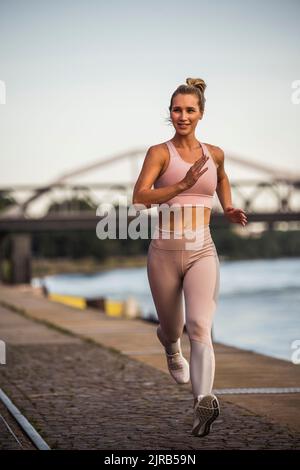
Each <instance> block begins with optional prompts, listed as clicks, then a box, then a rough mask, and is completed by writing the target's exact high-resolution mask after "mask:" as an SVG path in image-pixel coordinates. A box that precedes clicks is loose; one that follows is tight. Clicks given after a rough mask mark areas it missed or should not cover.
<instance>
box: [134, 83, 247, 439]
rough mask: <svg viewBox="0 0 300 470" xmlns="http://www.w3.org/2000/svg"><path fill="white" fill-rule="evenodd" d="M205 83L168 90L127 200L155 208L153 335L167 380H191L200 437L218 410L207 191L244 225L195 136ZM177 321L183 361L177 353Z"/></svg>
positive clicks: (211, 157)
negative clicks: (170, 131)
mask: <svg viewBox="0 0 300 470" xmlns="http://www.w3.org/2000/svg"><path fill="white" fill-rule="evenodd" d="M205 88H206V84H205V82H204V81H203V80H202V79H197V78H195V79H193V78H187V79H186V84H184V85H180V86H179V87H178V88H177V89H176V90H175V91H174V93H173V94H172V97H171V102H170V106H169V111H170V120H171V122H172V124H173V126H174V129H175V134H174V136H173V137H172V139H170V140H168V141H166V142H163V143H160V144H158V145H153V146H151V147H150V148H149V149H148V151H147V154H146V156H145V160H144V163H143V167H142V169H141V172H140V175H139V177H138V180H137V182H136V184H135V187H134V192H133V203H134V204H142V205H144V206H145V208H150V207H152V206H157V207H158V212H159V222H158V225H157V227H156V230H155V233H154V236H153V238H152V240H151V243H150V245H149V249H148V258H147V274H148V280H149V285H150V289H151V293H152V296H153V301H154V304H155V307H156V310H157V316H158V319H159V326H158V328H157V337H158V339H159V341H160V342H161V344H162V345H163V347H164V350H165V354H166V359H167V364H168V369H169V372H170V374H171V376H172V377H173V378H174V380H175V381H176V382H177V383H180V384H183V383H188V382H189V380H190V379H191V383H192V392H193V395H194V407H193V411H194V415H193V426H192V434H193V435H195V436H200V437H202V436H205V435H207V434H208V433H209V431H210V428H211V424H212V422H213V421H214V420H215V419H216V418H217V417H218V416H219V414H220V405H219V402H218V399H217V397H216V396H215V395H214V394H213V393H212V387H213V382H214V375H215V354H214V348H213V343H212V337H211V329H212V322H213V317H214V313H215V309H216V306H217V302H218V296H219V282H220V270H219V259H218V254H217V251H216V247H215V244H214V242H213V239H212V237H211V233H210V215H211V210H212V203H213V197H214V193H215V192H216V193H217V195H218V198H219V200H220V203H221V205H222V208H223V211H224V214H225V216H226V217H227V218H228V219H229V221H230V222H233V223H239V224H241V225H243V226H244V225H246V223H247V217H246V214H245V212H244V211H243V210H242V209H236V208H234V207H233V205H232V200H231V188H230V183H229V180H228V177H227V174H226V172H225V168H224V152H223V150H222V149H221V148H220V147H217V146H214V145H211V144H204V143H203V142H200V141H199V140H198V139H197V138H196V137H195V131H196V127H197V124H198V122H199V121H200V120H201V119H202V117H203V113H204V107H205V101H206V100H205V97H204V91H205ZM153 185H154V189H152V186H153ZM166 214H167V215H168V217H166ZM183 294H184V301H185V318H184V311H183ZM184 324H186V330H187V334H188V337H189V341H190V348H191V349H190V362H188V361H187V360H186V359H185V358H184V357H183V355H182V351H181V344H180V338H181V336H182V333H183V328H184Z"/></svg>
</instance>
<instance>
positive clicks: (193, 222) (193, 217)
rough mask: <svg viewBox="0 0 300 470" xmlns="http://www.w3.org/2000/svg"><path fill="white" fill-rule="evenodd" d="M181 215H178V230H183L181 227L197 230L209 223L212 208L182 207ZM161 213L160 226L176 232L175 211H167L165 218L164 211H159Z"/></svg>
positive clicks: (180, 209)
mask: <svg viewBox="0 0 300 470" xmlns="http://www.w3.org/2000/svg"><path fill="white" fill-rule="evenodd" d="M178 212H180V215H179V216H178V219H179V222H178V228H177V227H176V231H181V228H190V229H192V230H196V229H197V228H199V227H200V226H203V225H209V223H210V214H211V209H210V208H209V207H202V206H201V207H199V206H190V207H188V208H185V207H180V208H179V211H178ZM158 214H159V228H160V229H162V230H168V231H170V232H174V226H176V219H175V214H174V212H173V211H170V213H165V214H164V218H163V214H162V211H161V210H159V211H158Z"/></svg>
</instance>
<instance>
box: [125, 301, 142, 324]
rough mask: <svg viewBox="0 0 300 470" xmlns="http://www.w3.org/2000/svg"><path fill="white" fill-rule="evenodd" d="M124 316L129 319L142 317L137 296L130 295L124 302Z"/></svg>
mask: <svg viewBox="0 0 300 470" xmlns="http://www.w3.org/2000/svg"><path fill="white" fill-rule="evenodd" d="M122 316H123V317H124V318H128V319H131V318H139V317H141V309H140V306H139V304H138V302H137V300H136V299H135V297H133V296H129V297H127V299H126V300H125V301H124V302H123V311H122Z"/></svg>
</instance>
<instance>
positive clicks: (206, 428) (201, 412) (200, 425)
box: [192, 393, 220, 437]
mask: <svg viewBox="0 0 300 470" xmlns="http://www.w3.org/2000/svg"><path fill="white" fill-rule="evenodd" d="M219 414H220V405H219V402H218V399H217V397H216V396H215V395H214V394H212V393H210V394H208V395H204V397H202V398H198V400H197V402H196V404H195V406H194V423H193V430H192V434H193V435H194V436H198V437H204V436H206V435H207V434H208V433H209V432H210V428H211V425H212V423H213V421H215V419H217V417H218V416H219Z"/></svg>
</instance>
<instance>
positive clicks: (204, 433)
mask: <svg viewBox="0 0 300 470" xmlns="http://www.w3.org/2000/svg"><path fill="white" fill-rule="evenodd" d="M210 406H212V408H213V409H212V410H206V411H207V414H209V413H210V416H207V421H205V422H204V423H203V422H201V420H200V423H199V424H198V425H197V426H196V427H195V428H194V429H193V430H192V434H193V435H194V436H197V437H204V436H207V434H209V432H210V430H211V427H212V423H213V422H214V421H215V420H216V419H217V417H218V416H219V415H220V406H219V402H218V399H217V398H216V397H213V398H212V400H211V403H210ZM202 413H203V411H202ZM200 418H201V416H200ZM203 426H204V429H203V430H202V431H201V432H199V431H200V429H201V428H203Z"/></svg>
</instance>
